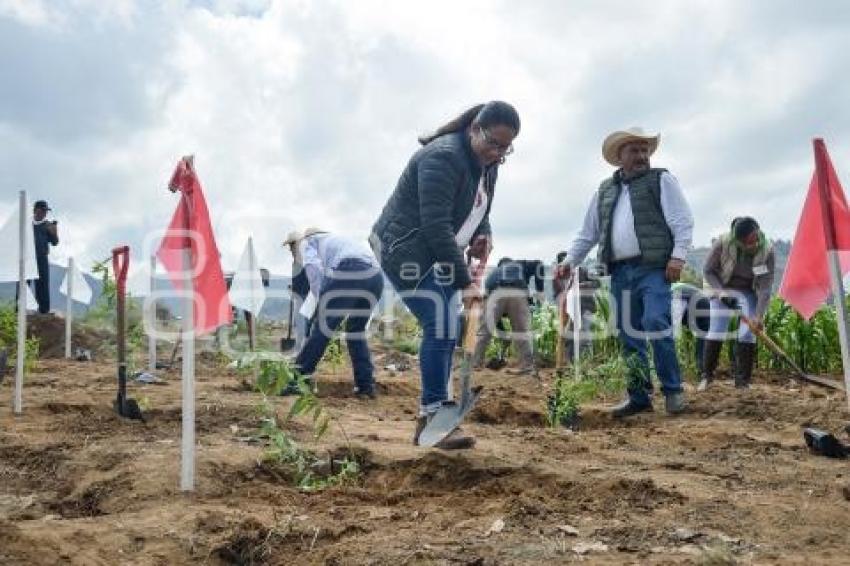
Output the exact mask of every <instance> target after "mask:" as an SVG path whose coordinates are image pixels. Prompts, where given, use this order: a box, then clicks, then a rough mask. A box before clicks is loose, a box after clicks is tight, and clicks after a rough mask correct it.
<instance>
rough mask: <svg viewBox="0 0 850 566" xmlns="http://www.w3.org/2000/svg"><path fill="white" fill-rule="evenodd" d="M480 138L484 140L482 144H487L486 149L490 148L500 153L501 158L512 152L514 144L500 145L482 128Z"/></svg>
mask: <svg viewBox="0 0 850 566" xmlns="http://www.w3.org/2000/svg"><path fill="white" fill-rule="evenodd" d="M480 131H481V137H482V138H484V143H486V144H487V146H488V147H491V148H493V149H495V150H496V151H498V152H499V153H501V154H502V155H503V156H508V155H510V154H512V153H513V152H514V144H512V143H508V144H507V145H504V144H501V143H499V142H497V141H496V140H494V139H493V137H492V136H491V135H490V133H489V132H488V131H487V130H485V129H484V128H481V129H480Z"/></svg>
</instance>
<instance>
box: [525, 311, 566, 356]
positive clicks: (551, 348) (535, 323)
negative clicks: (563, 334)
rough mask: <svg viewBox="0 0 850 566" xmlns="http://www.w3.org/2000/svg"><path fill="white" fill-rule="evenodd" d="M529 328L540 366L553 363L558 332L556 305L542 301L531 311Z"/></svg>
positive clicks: (558, 337) (558, 336)
mask: <svg viewBox="0 0 850 566" xmlns="http://www.w3.org/2000/svg"><path fill="white" fill-rule="evenodd" d="M531 330H532V334H533V336H534V351H535V353H536V355H537V360H538V363H539V364H540V365H541V366H549V367H551V366H553V365H555V351H556V348H557V344H558V340H559V339H560V333H559V332H558V307H557V305H554V304H552V303H544V304H542V305H540V306H539V307H538V308H536V309H534V311H533V312H532V313H531Z"/></svg>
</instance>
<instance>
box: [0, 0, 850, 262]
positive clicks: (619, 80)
mask: <svg viewBox="0 0 850 566" xmlns="http://www.w3.org/2000/svg"><path fill="white" fill-rule="evenodd" d="M845 11H846V10H844V7H843V3H841V2H838V1H835V2H819V3H817V5H816V6H801V5H798V4H797V3H794V2H783V1H777V2H768V1H760V2H749V3H746V4H740V3H735V2H731V1H730V0H723V1H720V0H718V1H708V0H703V1H693V2H687V3H682V2H679V1H674V0H666V1H658V2H653V3H645V4H634V3H631V2H615V1H604V2H594V3H587V2H556V1H549V2H545V1H544V2H528V3H517V2H506V1H502V2H485V1H469V2H457V1H454V2H448V1H435V2H429V3H427V4H411V3H408V2H389V1H377V0H369V1H357V2H349V1H343V0H316V1H311V2H308V1H305V0H293V1H272V0H203V1H202V0H196V1H188V0H186V1H178V0H171V1H169V2H165V3H158V4H157V3H148V2H133V1H132V0H121V1H115V2H98V1H95V0H65V1H61V2H38V1H36V0H32V1H27V2H20V1H14V0H0V65H2V67H3V68H4V72H5V74H6V78H5V83H4V84H6V85H9V87H8V88H4V89H3V90H2V91H0V144H2V145H3V147H4V152H3V154H2V155H0V183H1V184H2V185H0V186H3V187H4V189H3V192H2V193H0V213H5V212H7V211H8V210H11V208H12V206H13V200H14V193H15V191H16V190H17V189H18V188H20V187H24V188H27V189H28V190H29V191H30V194H31V198H47V199H48V200H50V201H51V203H52V204H53V205H54V207H55V209H56V214H57V216H58V217H59V218H60V226H61V227H62V233H63V234H64V237H63V239H62V245H61V246H60V247H59V248H57V250H56V251H57V253H56V255H55V256H54V257H55V259H56V260H57V261H62V260H63V258H64V257H65V256H66V255H68V254H74V255H75V256H78V258H79V257H83V258H86V260H85V261H87V260H94V259H102V257H105V254H106V253H108V250H109V249H110V248H111V247H112V246H113V245H114V244H117V243H119V242H121V243H123V242H129V243H130V244H131V245H133V246H134V247H135V248H138V247H139V246H140V245H141V242H142V241H143V235H144V234H145V233H146V232H148V231H151V230H157V229H161V228H162V227H164V226H165V224H166V223H167V221H168V219H169V217H170V214H171V211H172V210H173V208H174V206H175V205H176V199H175V197H174V195H171V194H170V193H168V192H167V191H165V187H164V184H165V182H166V181H167V179H168V177H169V175H170V173H171V170H172V168H173V166H174V164H175V163H176V161H177V159H178V158H179V157H180V156H181V155H183V154H185V153H194V154H195V155H196V164H197V168H198V171H199V174H200V176H201V180H202V182H203V184H204V187H205V189H206V193H207V198H208V200H209V203H210V208H211V211H212V213H213V216H214V219H215V222H216V229H217V234H218V239H219V245H220V247H221V249H222V253H223V257H224V260H225V262H226V263H227V264H230V265H235V264H236V261H237V260H238V257H239V252H240V251H241V247H242V245H243V244H244V241H245V238H246V237H247V236H248V235H253V236H254V237H255V242H256V245H257V253H258V256H259V258H260V261H261V262H263V263H264V264H266V265H269V266H270V267H271V268H272V269H273V270H274V271H276V272H286V271H287V270H288V266H289V257H288V254H286V253H284V252H283V250H281V249H280V247H279V245H278V242H279V241H280V240H281V239H282V237H283V236H284V235H285V234H286V232H288V231H289V230H291V229H293V228H299V227H300V228H303V227H305V226H307V225H320V226H322V227H325V228H327V229H331V230H337V231H340V232H343V233H347V234H350V235H352V236H357V237H365V235H366V234H367V233H368V231H369V229H370V227H371V224H372V222H373V221H374V220H375V219H376V218H377V216H378V214H379V212H380V209H381V207H382V206H383V204H384V202H385V201H386V199H387V197H388V196H389V193H390V192H391V190H392V189H393V187H394V186H395V182H396V180H397V178H398V175H399V174H400V172H401V170H402V169H403V168H404V165H405V163H406V161H407V159H408V158H409V156H410V154H411V153H412V152H413V151H414V150H415V149H416V147H417V144H416V140H415V138H416V136H417V135H418V134H419V133H421V132H423V131H426V130H429V129H432V128H434V127H436V126H437V125H439V124H440V123H442V122H443V121H445V120H447V119H448V118H450V117H452V116H453V115H454V114H456V113H457V112H459V111H461V110H463V109H464V108H465V107H467V106H469V105H472V104H474V103H477V102H479V101H484V100H489V99H495V98H500V99H504V100H507V101H509V102H512V103H513V104H515V106H516V107H517V108H518V110H519V111H520V114H521V116H522V120H523V128H522V132H521V134H520V137H519V138H518V140H517V143H516V147H517V151H516V153H515V154H514V155H513V156H511V157H510V158H509V160H508V163H507V164H506V165H505V167H504V168H503V170H502V171H501V175H500V182H499V186H498V189H497V191H498V193H497V195H498V196H497V198H496V201H495V207H494V210H493V214H492V224H493V226H494V230H495V237H496V242H497V246H498V247H497V249H496V253H497V254H499V255H502V254H504V255H511V256H514V257H543V258H546V259H548V258H550V257H552V256H553V255H554V253H555V252H556V251H557V250H559V249H563V248H564V247H565V246H566V245H567V244H568V243H569V239H570V237H571V236H572V234H573V233H574V232H575V231H576V229H577V228H578V225H579V223H580V221H581V218H582V216H583V214H584V211H585V207H586V205H587V202H588V201H589V199H590V195H591V193H592V191H593V190H594V189H595V188H596V187H597V186H598V184H599V182H600V181H601V180H602V178H603V177H605V176H606V175H609V174H610V173H611V170H610V167H608V166H607V165H606V164H605V163H604V162H603V161H602V159H601V155H600V151H599V148H600V145H601V141H602V139H603V137H604V136H605V135H606V134H607V133H608V131H610V130H611V129H614V128H618V127H624V126H630V125H635V124H640V125H643V126H645V127H648V128H651V129H658V130H660V131H661V132H662V134H663V137H662V146H661V148H660V150H659V152H658V154H657V156H656V159H655V160H654V161H655V163H656V164H657V165H659V166H665V167H669V168H670V170H671V171H672V172H673V173H675V174H676V175H677V176H678V177H679V179H680V180H681V182H682V184H683V186H684V187H685V189H686V191H687V192H688V194H689V196H690V198H691V203H692V206H693V207H694V212H695V216H696V218H697V230H696V237H697V242H698V243H706V242H708V239H709V238H710V236H711V235H713V234H715V233H716V232H717V231H719V230H722V229H725V227H726V226H727V225H728V222H729V219H730V218H731V217H732V216H733V215H739V214H744V213H749V214H755V215H756V216H758V217H759V218H760V219H761V220H762V224H763V226H764V227H765V228H766V229H767V230H768V231H769V232H770V233H773V234H776V235H779V236H782V237H790V236H791V235H792V234H793V230H794V227H795V225H796V221H797V216H798V214H799V207H800V203H801V202H802V198H803V192H804V191H805V188H806V187H807V185H808V180H809V177H810V174H811V168H812V163H811V146H810V138H811V137H812V136H813V135H823V136H825V137H826V138H827V142H828V144H829V145H830V149H831V150H832V154H833V159H834V161H835V163H836V166H837V167H838V169H839V175H842V174H843V175H844V178H845V180H846V179H850V177H848V176H847V175H848V174H850V160H848V159H847V158H846V157H845V156H846V155H847V152H848V150H850V115H848V113H847V112H846V111H845V110H844V105H845V104H846V100H847V99H848V95H850V85H847V83H846V81H843V77H846V76H847V72H848V64H847V63H846V62H845V59H846V58H845V57H843V53H846V52H847V51H848V47H850V45H848V43H850V34H848V31H850V30H848V19H847V17H846V16H845ZM140 251H141V250H140ZM81 263H83V265H85V263H84V261H83V262H81Z"/></svg>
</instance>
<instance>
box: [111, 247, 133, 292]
mask: <svg viewBox="0 0 850 566" xmlns="http://www.w3.org/2000/svg"><path fill="white" fill-rule="evenodd" d="M129 268H130V246H118V247H117V248H113V249H112V271H114V272H115V283H116V285H117V286H118V292H119V293H122V294H123V293H124V291H125V289H126V288H127V270H128V269H129Z"/></svg>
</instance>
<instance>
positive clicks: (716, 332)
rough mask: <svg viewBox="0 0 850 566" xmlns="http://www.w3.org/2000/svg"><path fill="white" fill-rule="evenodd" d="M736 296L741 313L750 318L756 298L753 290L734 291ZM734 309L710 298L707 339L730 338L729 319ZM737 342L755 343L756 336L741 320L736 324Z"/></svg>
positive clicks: (754, 308) (756, 301) (721, 339)
mask: <svg viewBox="0 0 850 566" xmlns="http://www.w3.org/2000/svg"><path fill="white" fill-rule="evenodd" d="M736 298H737V299H738V304H739V305H740V307H741V310H742V311H743V313H744V314H745V315H746V316H747V317H748V318H752V317H753V316H754V315H755V312H756V304H757V303H758V299H757V298H756V294H755V293H754V292H753V291H736ZM734 314H735V311H734V310H732V309H730V308H729V307H727V306H726V305H724V304H723V303H722V302H720V299H711V328H710V329H709V331H708V337H707V338H708V339H709V340H717V341H718V342H725V341H726V340H728V339H730V338H732V336H730V333H729V321H730V320H731V319H732V316H733V315H734ZM738 342H744V343H746V344H755V343H756V337H755V335H754V334H753V331H752V330H750V327H749V326H747V325H746V324H744V323H743V322H741V323H739V325H738Z"/></svg>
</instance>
